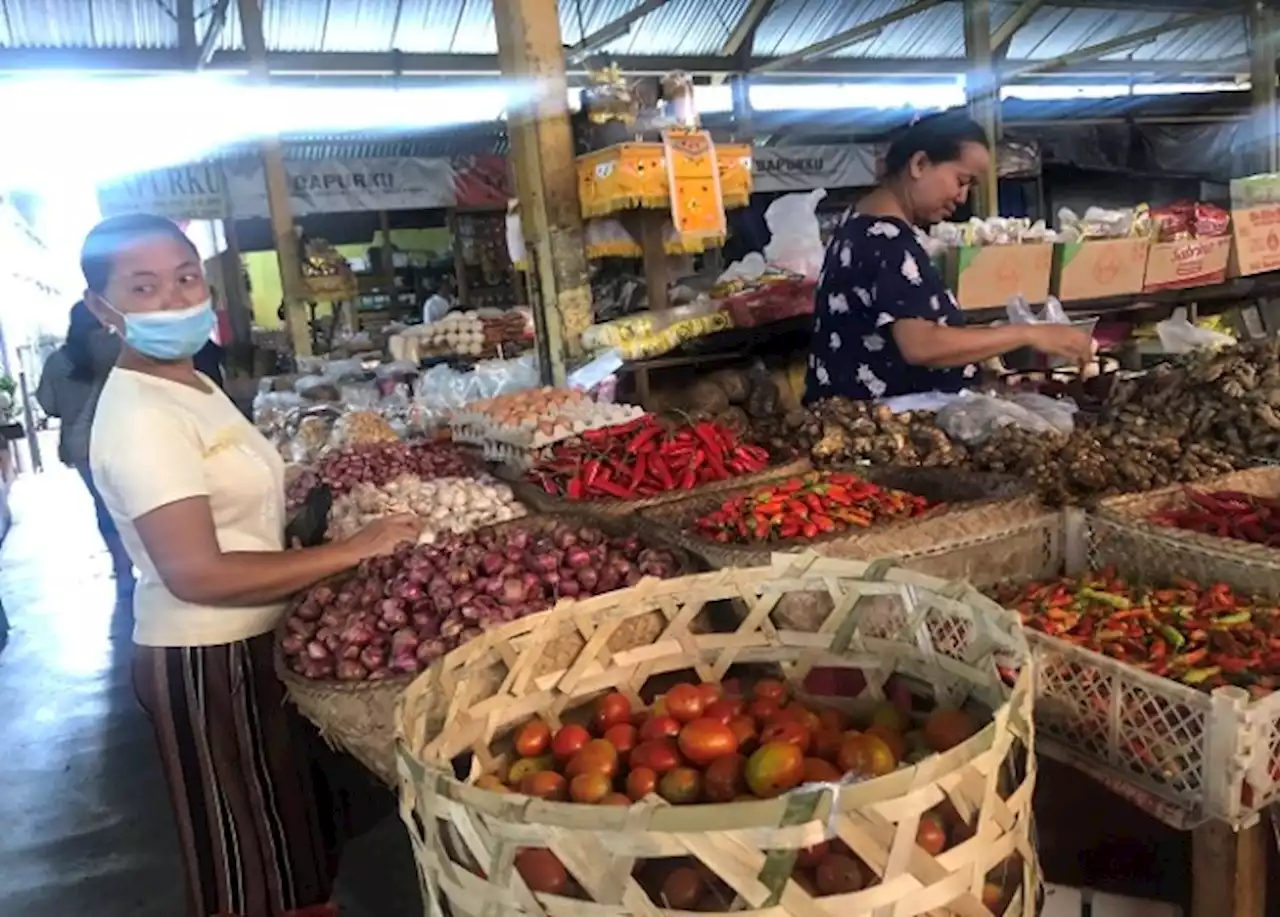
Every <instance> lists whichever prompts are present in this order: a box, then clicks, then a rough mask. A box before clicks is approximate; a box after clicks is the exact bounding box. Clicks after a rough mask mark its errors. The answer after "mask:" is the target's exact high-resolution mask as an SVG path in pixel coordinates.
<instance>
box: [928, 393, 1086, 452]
mask: <svg viewBox="0 0 1280 917" xmlns="http://www.w3.org/2000/svg"><path fill="white" fill-rule="evenodd" d="M1076 410H1077V408H1076V405H1075V403H1074V402H1072V401H1069V400H1062V401H1059V400H1055V399H1053V398H1049V397H1047V396H1045V395H1038V394H1035V393H1027V394H1018V395H1015V396H1012V397H1009V398H998V397H996V396H994V395H976V394H975V395H970V396H969V397H967V398H961V399H958V400H956V401H954V402H952V403H951V404H949V405H947V406H946V407H944V408H942V409H941V410H940V411H938V415H937V423H938V426H939V427H941V428H942V430H943V431H944V432H945V433H946V434H947V435H948V436H951V437H953V438H955V439H958V440H960V441H961V442H963V443H965V444H966V445H979V444H981V443H984V442H986V441H987V440H988V439H989V438H990V437H991V435H992V434H993V433H995V432H996V431H997V430H999V429H1000V428H1001V427H1007V426H1009V425H1010V424H1012V425H1014V426H1017V427H1020V428H1021V429H1023V430H1030V431H1031V432H1033V433H1045V434H1049V433H1061V434H1064V435H1069V434H1070V433H1071V432H1072V430H1074V429H1075V420H1074V416H1075V413H1076Z"/></svg>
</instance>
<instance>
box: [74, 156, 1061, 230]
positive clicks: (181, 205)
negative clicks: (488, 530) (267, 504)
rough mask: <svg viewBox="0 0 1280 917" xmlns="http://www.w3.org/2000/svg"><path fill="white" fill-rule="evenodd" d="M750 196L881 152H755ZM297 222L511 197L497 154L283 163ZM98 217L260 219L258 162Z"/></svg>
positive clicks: (838, 182) (262, 195)
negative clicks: (152, 215) (300, 218)
mask: <svg viewBox="0 0 1280 917" xmlns="http://www.w3.org/2000/svg"><path fill="white" fill-rule="evenodd" d="M752 152H753V156H754V160H755V161H754V167H753V169H754V175H753V179H754V186H755V190H756V191H765V192H776V191H808V190H810V189H812V188H857V187H866V186H869V185H873V184H875V181H876V176H877V174H878V170H879V165H880V157H881V156H882V155H883V148H882V146H881V145H879V144H869V143H859V144H843V145H831V146H777V147H756V148H755V149H754V150H753V151H752ZM998 152H999V155H998V163H999V167H1000V174H1001V175H1012V174H1027V173H1032V174H1034V173H1035V172H1038V171H1039V167H1040V160H1039V150H1038V149H1036V147H1035V146H1034V145H1029V144H1011V143H1002V144H1001V145H1000V147H999V151H998ZM285 169H286V171H287V173H288V177H289V199H290V202H291V203H292V204H293V212H294V215H296V216H306V215H307V214H312V213H344V212H346V213H349V212H370V211H378V210H433V209H438V208H443V207H477V208H480V207H487V208H504V207H506V204H507V201H508V200H509V199H510V198H512V197H514V196H515V192H514V190H513V188H512V182H511V170H510V168H509V167H508V160H507V158H506V157H505V156H495V155H483V156H457V157H454V158H452V159H443V158H442V159H427V158H421V157H409V156H402V157H388V158H382V159H345V160H336V159H335V160H320V161H315V162H307V161H295V162H286V163H285ZM98 204H99V206H100V207H101V208H102V212H103V214H104V215H106V216H115V215H116V214H121V213H141V212H145V213H155V214H159V215H161V216H167V217H170V218H172V219H198V220H213V219H225V218H227V217H228V216H231V215H234V216H236V217H239V218H244V217H266V216H268V208H267V182H266V176H265V173H264V171H263V168H262V162H261V161H260V160H258V159H257V158H248V159H237V160H230V161H227V162H209V163H200V164H196V165H187V166H177V167H174V168H172V169H157V170H155V171H153V172H145V173H141V174H139V175H134V176H131V177H130V178H127V179H124V180H122V181H119V182H116V183H114V184H111V185H106V186H103V187H101V188H99V189H98Z"/></svg>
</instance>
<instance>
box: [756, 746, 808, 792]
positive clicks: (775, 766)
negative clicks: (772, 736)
mask: <svg viewBox="0 0 1280 917" xmlns="http://www.w3.org/2000/svg"><path fill="white" fill-rule="evenodd" d="M745 776H746V780H747V788H748V789H750V790H751V792H753V793H755V794H756V795H757V796H759V797H760V798H762V799H768V798H770V797H773V796H777V795H778V794H780V793H785V792H786V791H787V790H789V789H792V788H793V787H796V786H798V785H799V784H800V781H801V780H802V779H803V777H804V752H802V751H801V750H800V749H799V748H798V747H796V746H795V745H792V744H791V743H789V742H769V743H767V744H764V745H761V746H760V747H759V748H757V749H756V750H755V752H754V753H753V754H752V755H751V757H750V758H748V759H747V767H746V770H745Z"/></svg>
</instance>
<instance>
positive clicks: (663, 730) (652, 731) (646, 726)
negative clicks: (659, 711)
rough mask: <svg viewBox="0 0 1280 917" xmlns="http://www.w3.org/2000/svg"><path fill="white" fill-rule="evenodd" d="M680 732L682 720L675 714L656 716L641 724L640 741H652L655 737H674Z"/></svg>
mask: <svg viewBox="0 0 1280 917" xmlns="http://www.w3.org/2000/svg"><path fill="white" fill-rule="evenodd" d="M679 734H680V721H679V720H678V719H676V718H675V717H674V716H655V717H650V718H649V719H647V720H645V721H644V723H643V724H642V725H641V726H640V741H641V742H652V741H653V740H654V739H665V738H668V737H672V738H674V737H675V736H678V735H679Z"/></svg>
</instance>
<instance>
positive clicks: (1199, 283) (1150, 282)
mask: <svg viewBox="0 0 1280 917" xmlns="http://www.w3.org/2000/svg"><path fill="white" fill-rule="evenodd" d="M1230 257H1231V237H1230V236H1219V237H1217V238H1214V239H1195V240H1193V241H1190V242H1157V243H1155V244H1154V245H1152V246H1151V253H1150V254H1149V255H1148V256H1147V279H1146V282H1145V283H1144V284H1143V285H1142V289H1143V291H1144V292H1147V293H1151V292H1154V291H1156V290H1180V289H1183V288H1185V287H1206V286H1209V285H1211V284H1215V283H1222V281H1223V280H1225V279H1226V277H1227V261H1228V259H1229V258H1230Z"/></svg>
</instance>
